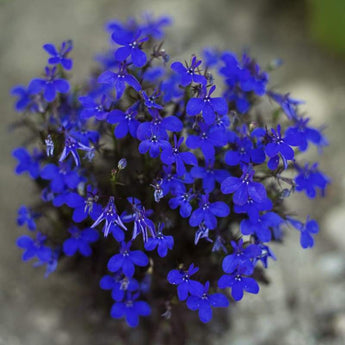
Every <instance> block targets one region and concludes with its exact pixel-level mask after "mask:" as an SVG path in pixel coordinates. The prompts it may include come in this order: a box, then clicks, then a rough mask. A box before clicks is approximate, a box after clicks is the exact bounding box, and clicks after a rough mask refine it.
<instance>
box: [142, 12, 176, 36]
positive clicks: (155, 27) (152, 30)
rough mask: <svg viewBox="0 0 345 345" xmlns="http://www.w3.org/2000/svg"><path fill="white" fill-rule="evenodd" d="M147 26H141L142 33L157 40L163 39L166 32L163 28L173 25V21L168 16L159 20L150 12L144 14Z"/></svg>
mask: <svg viewBox="0 0 345 345" xmlns="http://www.w3.org/2000/svg"><path fill="white" fill-rule="evenodd" d="M143 18H144V20H145V24H143V25H141V27H140V28H141V32H142V33H143V35H145V36H151V37H153V38H155V39H158V40H160V39H162V38H163V36H164V32H163V30H162V27H164V26H167V25H171V24H172V19H171V18H170V17H168V16H160V17H158V18H157V19H154V18H152V15H151V14H150V13H148V12H145V13H144V14H143Z"/></svg>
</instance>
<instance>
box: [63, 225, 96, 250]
mask: <svg viewBox="0 0 345 345" xmlns="http://www.w3.org/2000/svg"><path fill="white" fill-rule="evenodd" d="M68 231H69V233H70V234H71V237H70V238H68V239H67V240H65V241H64V243H63V251H64V253H65V254H66V255H68V256H72V255H74V254H75V253H76V252H77V251H79V253H80V254H81V255H83V256H90V255H91V254H92V249H91V247H90V243H93V242H96V241H97V240H98V238H99V234H98V232H97V231H96V230H94V229H91V228H86V229H84V230H79V229H78V228H77V227H76V226H72V227H71V228H69V229H68Z"/></svg>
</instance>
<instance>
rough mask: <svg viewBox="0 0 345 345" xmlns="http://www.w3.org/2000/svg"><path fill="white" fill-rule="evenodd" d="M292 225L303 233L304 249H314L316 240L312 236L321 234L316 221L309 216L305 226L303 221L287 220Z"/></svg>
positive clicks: (301, 241) (301, 239)
mask: <svg viewBox="0 0 345 345" xmlns="http://www.w3.org/2000/svg"><path fill="white" fill-rule="evenodd" d="M287 220H288V222H289V223H290V224H292V225H293V227H294V228H296V229H297V230H298V231H300V233H301V237H300V244H301V247H302V248H303V249H306V248H312V247H313V246H314V238H313V237H312V235H314V234H317V233H318V232H319V225H318V223H317V221H316V220H313V219H310V218H309V216H308V217H307V220H306V222H305V224H303V223H302V222H301V221H299V220H296V219H293V218H290V217H289V218H288V219H287Z"/></svg>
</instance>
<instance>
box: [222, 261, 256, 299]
mask: <svg viewBox="0 0 345 345" xmlns="http://www.w3.org/2000/svg"><path fill="white" fill-rule="evenodd" d="M218 286H219V288H221V289H225V288H227V287H230V288H231V295H232V297H233V299H234V300H235V301H239V300H241V299H242V297H243V291H247V292H249V293H252V294H257V293H258V292H259V289H260V288H259V285H258V283H257V282H256V280H255V279H254V278H251V277H247V271H246V268H245V267H240V268H239V269H236V270H235V271H234V272H233V273H232V274H230V275H228V274H224V275H223V276H221V277H220V279H219V280H218Z"/></svg>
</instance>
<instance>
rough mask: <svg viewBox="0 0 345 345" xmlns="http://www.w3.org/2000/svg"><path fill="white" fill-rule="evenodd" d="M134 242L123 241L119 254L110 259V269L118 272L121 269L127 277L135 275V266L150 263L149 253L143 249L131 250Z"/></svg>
mask: <svg viewBox="0 0 345 345" xmlns="http://www.w3.org/2000/svg"><path fill="white" fill-rule="evenodd" d="M131 245H132V242H128V243H126V242H122V243H121V249H120V253H119V254H115V255H113V256H112V257H111V258H110V259H109V261H108V270H109V271H110V272H117V271H119V270H120V269H121V270H122V272H123V274H124V275H125V276H127V277H133V274H134V271H135V268H134V266H140V267H145V266H147V265H148V264H149V259H148V257H147V255H146V254H145V253H144V252H142V251H141V250H130V248H131Z"/></svg>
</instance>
